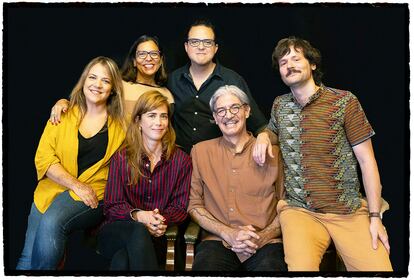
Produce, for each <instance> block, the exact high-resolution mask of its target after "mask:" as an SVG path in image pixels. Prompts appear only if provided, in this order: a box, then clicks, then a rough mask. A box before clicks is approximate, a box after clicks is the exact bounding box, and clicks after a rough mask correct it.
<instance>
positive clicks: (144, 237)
mask: <svg viewBox="0 0 414 280" xmlns="http://www.w3.org/2000/svg"><path fill="white" fill-rule="evenodd" d="M154 239H157V240H154ZM162 240H166V239H165V236H163V237H160V238H152V236H151V235H150V233H149V232H148V230H147V228H146V227H145V226H144V225H143V224H141V223H138V222H135V221H115V222H112V223H110V224H107V225H105V226H104V227H103V228H102V229H101V230H100V232H99V233H98V250H99V252H100V253H101V254H102V255H103V256H104V257H105V258H107V259H109V260H111V265H110V267H109V270H123V271H131V270H134V271H143V270H147V271H148V270H150V271H157V270H160V267H159V265H158V262H159V260H158V259H157V256H158V255H159V254H157V250H163V249H161V248H160V243H163V242H159V241H162ZM161 247H164V246H161ZM161 254H164V255H165V253H164V252H161Z"/></svg>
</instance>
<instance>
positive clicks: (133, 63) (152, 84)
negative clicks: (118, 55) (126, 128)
mask: <svg viewBox="0 0 414 280" xmlns="http://www.w3.org/2000/svg"><path fill="white" fill-rule="evenodd" d="M122 79H123V82H122V84H123V87H124V101H125V111H126V116H127V119H129V117H130V115H131V113H132V109H133V108H134V105H135V102H136V101H137V99H138V97H139V96H141V95H142V94H143V93H144V92H146V91H149V90H157V91H159V92H160V93H162V94H163V95H164V96H165V97H167V99H168V103H169V104H170V106H171V109H172V110H173V104H174V97H173V95H172V94H171V92H170V91H169V90H168V89H167V88H166V87H165V84H166V82H167V72H166V68H165V57H164V54H163V52H162V49H161V46H160V43H159V40H158V38H157V37H156V36H148V35H142V36H141V37H139V38H138V39H137V40H136V41H135V42H134V43H133V44H132V46H131V48H130V50H129V52H128V54H127V57H126V58H125V61H124V65H123V67H122ZM68 103H69V102H68V101H67V100H66V99H61V100H59V101H58V102H57V103H56V104H55V106H53V108H52V112H51V114H50V119H49V120H50V122H51V123H52V124H58V123H59V122H60V118H61V113H62V112H66V110H67V108H68Z"/></svg>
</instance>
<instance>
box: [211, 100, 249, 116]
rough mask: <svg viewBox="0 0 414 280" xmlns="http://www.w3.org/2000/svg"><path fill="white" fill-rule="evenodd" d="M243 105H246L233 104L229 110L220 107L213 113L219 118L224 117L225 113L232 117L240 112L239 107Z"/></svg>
mask: <svg viewBox="0 0 414 280" xmlns="http://www.w3.org/2000/svg"><path fill="white" fill-rule="evenodd" d="M245 105H246V103H244V104H233V105H231V106H230V108H223V107H220V108H217V109H216V111H215V113H216V115H217V116H219V117H224V116H225V115H226V114H227V111H229V112H230V113H231V114H232V115H236V114H237V113H238V112H239V111H240V109H241V107H243V106H245Z"/></svg>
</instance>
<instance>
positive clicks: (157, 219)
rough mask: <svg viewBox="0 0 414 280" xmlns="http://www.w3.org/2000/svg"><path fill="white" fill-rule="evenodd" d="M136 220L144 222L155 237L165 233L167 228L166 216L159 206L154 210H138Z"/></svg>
mask: <svg viewBox="0 0 414 280" xmlns="http://www.w3.org/2000/svg"><path fill="white" fill-rule="evenodd" d="M136 220H137V221H138V222H140V223H143V224H144V225H145V227H146V228H147V230H148V231H149V233H150V234H151V235H153V236H155V237H160V236H162V235H164V234H165V231H166V230H167V225H166V224H164V222H165V218H164V217H163V216H162V215H161V214H160V211H159V210H158V209H157V208H155V209H154V210H152V211H143V210H141V211H138V212H136Z"/></svg>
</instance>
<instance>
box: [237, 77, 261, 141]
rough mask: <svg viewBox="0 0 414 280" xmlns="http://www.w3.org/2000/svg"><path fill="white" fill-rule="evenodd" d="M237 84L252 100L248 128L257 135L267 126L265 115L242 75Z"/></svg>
mask: <svg viewBox="0 0 414 280" xmlns="http://www.w3.org/2000/svg"><path fill="white" fill-rule="evenodd" d="M237 86H238V87H240V89H241V90H242V91H244V93H246V95H247V97H249V101H250V110H251V111H250V116H249V118H248V119H247V129H248V130H249V131H251V132H252V133H253V134H254V135H257V134H259V133H260V132H261V131H262V130H263V129H264V128H265V127H266V123H267V121H266V118H265V117H264V115H263V113H262V111H261V110H260V109H259V106H258V105H257V103H256V101H255V100H254V98H253V96H252V94H251V93H250V89H249V87H248V85H247V83H246V81H245V80H244V79H243V78H242V77H240V80H239V82H238V85H237Z"/></svg>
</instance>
